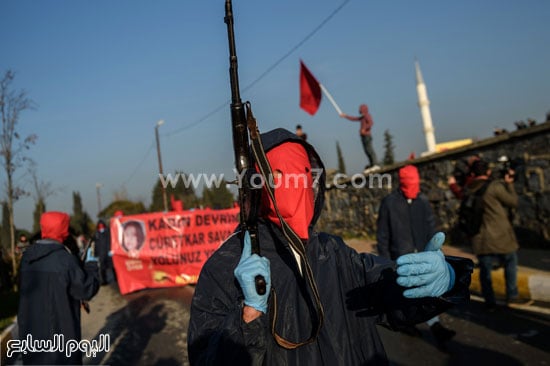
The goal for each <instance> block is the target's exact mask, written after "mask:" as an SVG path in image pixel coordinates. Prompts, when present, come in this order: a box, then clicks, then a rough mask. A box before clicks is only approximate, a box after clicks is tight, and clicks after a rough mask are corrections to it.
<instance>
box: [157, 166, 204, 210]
mask: <svg viewBox="0 0 550 366" xmlns="http://www.w3.org/2000/svg"><path fill="white" fill-rule="evenodd" d="M177 174H179V179H178V180H177V182H176V184H175V185H174V186H172V184H171V182H169V181H168V180H166V181H165V183H166V197H167V200H168V210H169V211H170V210H171V207H170V201H171V197H173V198H174V200H181V201H182V202H183V208H184V209H186V210H187V209H190V208H194V207H197V206H198V205H199V199H198V198H197V195H196V194H195V190H194V189H193V187H192V185H191V184H188V187H186V186H185V184H184V181H187V179H186V178H187V175H185V173H183V172H176V173H175V174H172V176H173V177H175V176H176V175H177ZM182 177H185V178H182ZM149 211H151V212H159V211H164V203H163V199H162V182H161V180H160V178H159V179H158V180H157V182H156V184H155V186H154V187H153V194H152V199H151V205H150V206H149Z"/></svg>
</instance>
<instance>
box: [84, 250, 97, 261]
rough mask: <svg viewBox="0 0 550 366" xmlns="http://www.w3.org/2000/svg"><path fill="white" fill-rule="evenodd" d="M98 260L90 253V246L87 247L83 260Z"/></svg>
mask: <svg viewBox="0 0 550 366" xmlns="http://www.w3.org/2000/svg"><path fill="white" fill-rule="evenodd" d="M97 261H98V258H97V257H94V256H93V254H92V248H91V247H90V248H88V250H87V251H86V259H85V260H84V262H97Z"/></svg>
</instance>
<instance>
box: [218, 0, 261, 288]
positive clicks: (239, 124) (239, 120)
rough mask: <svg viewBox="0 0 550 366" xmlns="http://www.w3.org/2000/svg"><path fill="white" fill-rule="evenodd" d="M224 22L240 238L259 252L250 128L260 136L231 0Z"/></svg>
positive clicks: (258, 279)
mask: <svg viewBox="0 0 550 366" xmlns="http://www.w3.org/2000/svg"><path fill="white" fill-rule="evenodd" d="M224 22H225V24H227V36H228V40H229V78H230V82H231V127H232V132H233V149H234V152H235V165H236V168H237V173H238V176H239V177H240V179H241V181H240V182H238V186H239V206H240V213H239V215H240V227H241V230H240V238H241V242H243V241H244V234H245V232H246V231H248V232H249V234H250V240H251V248H252V253H255V254H258V255H260V244H259V242H258V223H257V219H258V207H259V203H260V198H261V191H260V190H259V189H254V188H253V187H252V184H251V177H252V174H254V173H255V170H254V167H253V166H251V161H252V159H251V154H250V150H249V135H248V129H250V133H251V135H252V138H257V137H258V136H257V131H258V130H257V128H256V123H255V120H254V117H253V116H252V111H251V109H250V103H248V102H247V103H246V111H245V106H244V105H243V103H242V101H241V96H240V91H239V75H238V70H237V69H238V64H237V50H236V47H235V32H234V29H233V10H232V6H231V0H226V1H225V18H224ZM255 281H256V292H258V294H260V295H263V294H265V292H266V283H265V279H264V278H263V277H262V276H260V275H258V276H256V278H255Z"/></svg>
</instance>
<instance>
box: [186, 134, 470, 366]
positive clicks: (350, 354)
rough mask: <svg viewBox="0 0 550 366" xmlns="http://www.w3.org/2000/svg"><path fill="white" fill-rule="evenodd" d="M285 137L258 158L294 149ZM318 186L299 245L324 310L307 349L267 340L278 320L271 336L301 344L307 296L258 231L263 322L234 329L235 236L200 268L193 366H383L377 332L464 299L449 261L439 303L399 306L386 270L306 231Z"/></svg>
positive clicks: (281, 246)
mask: <svg viewBox="0 0 550 366" xmlns="http://www.w3.org/2000/svg"><path fill="white" fill-rule="evenodd" d="M293 136H294V135H292V134H290V133H287V132H286V131H284V130H275V131H272V132H270V133H268V134H266V135H264V136H262V138H263V144H264V147H265V148H266V150H269V149H270V148H271V147H273V146H276V145H277V144H280V143H282V142H284V141H288V140H296V141H297V142H299V140H297V138H294V137H293ZM300 143H302V144H304V146H305V147H306V149H307V150H308V152H309V154H310V160H311V162H312V168H322V167H323V166H322V163H321V161H320V159H319V157H318V155H317V154H316V153H315V151H314V150H313V148H312V147H311V146H310V145H309V144H307V143H304V142H303V141H302V142H300ZM323 178H324V176H323V177H322V178H321V179H320V183H322V184H319V186H318V190H317V192H316V193H317V194H316V203H315V207H316V210H315V217H314V218H313V220H312V223H311V226H310V239H309V241H308V242H307V244H306V252H307V257H308V260H309V262H310V265H311V269H312V272H313V275H314V279H315V281H316V283H317V286H318V289H319V295H320V299H321V303H322V305H323V308H324V323H323V326H322V328H321V330H320V333H319V335H318V337H317V338H316V339H315V341H314V342H312V343H310V344H308V345H305V346H302V347H299V348H296V349H293V350H288V349H285V348H282V347H281V346H279V345H278V344H277V343H276V342H275V340H274V337H273V336H272V334H271V324H270V321H269V320H270V319H269V318H270V317H271V316H273V315H274V314H275V306H274V305H276V310H277V322H276V324H275V330H276V332H277V334H278V335H281V336H283V337H284V338H285V339H288V340H291V341H293V342H298V341H303V340H306V339H307V338H308V337H309V336H310V334H311V326H312V320H311V318H310V315H311V314H312V313H311V312H310V311H309V308H310V306H311V302H310V296H309V295H308V290H307V289H306V288H305V286H304V281H303V280H302V278H301V276H300V274H299V271H298V269H297V268H298V267H297V264H296V261H295V259H294V256H293V254H292V253H291V251H290V249H289V247H288V244H287V242H286V241H285V240H284V238H283V236H282V234H281V231H280V230H279V228H278V227H277V226H276V225H274V224H272V223H271V222H265V221H260V223H259V226H258V231H259V243H260V247H261V255H262V256H265V257H267V258H268V259H269V261H270V269H271V281H272V289H274V291H275V293H276V297H277V300H276V301H274V297H273V292H272V294H271V296H270V298H271V301H270V303H269V308H268V314H264V315H262V316H260V317H259V318H257V319H255V320H254V321H252V322H250V323H248V324H247V323H244V321H243V320H242V308H243V294H242V291H241V289H240V287H239V285H238V282H237V281H236V279H235V277H234V274H233V271H234V269H235V267H236V266H237V264H238V262H239V259H240V257H241V243H240V240H239V238H238V235H233V236H232V237H230V238H229V239H228V240H227V241H226V242H225V243H224V244H223V245H222V246H221V247H220V248H219V249H218V250H217V251H216V252H215V253H214V254H213V255H212V256H211V257H210V258H209V259H208V261H207V262H206V263H205V265H204V267H203V269H202V271H201V274H200V277H199V281H198V283H197V286H196V288H195V294H194V296H193V301H192V305H191V318H190V322H189V330H188V352H189V360H190V363H191V364H192V365H199V364H201V365H212V364H216V365H248V364H252V363H254V364H263V365H331V366H332V365H363V364H367V363H373V364H387V357H386V354H385V351H384V347H383V345H382V342H381V340H380V337H379V335H378V331H377V328H376V324H378V323H380V322H383V323H385V324H387V325H388V326H390V327H392V328H397V327H399V326H400V325H405V324H412V323H419V322H422V321H426V320H427V319H430V318H432V317H433V316H434V315H435V314H437V313H440V312H442V311H444V310H446V309H447V308H448V307H449V306H450V305H451V303H452V302H459V301H464V300H465V299H466V298H467V297H468V296H469V292H468V286H469V283H470V272H471V267H472V264H471V261H466V262H463V261H460V260H457V261H453V260H450V261H451V264H452V265H453V268H455V273H456V278H457V280H456V284H455V287H454V288H453V290H452V291H450V292H448V293H447V294H445V297H442V298H427V299H416V300H408V299H405V298H404V297H403V296H402V292H403V290H404V289H403V288H401V287H400V286H398V285H397V284H396V282H395V278H396V274H395V270H394V269H395V265H394V263H393V262H392V261H390V260H388V259H385V258H382V257H378V256H374V255H371V254H366V253H363V254H359V253H357V252H356V251H355V250H353V249H352V248H350V247H348V246H347V245H346V244H345V243H344V242H343V241H342V239H341V238H339V237H336V236H332V235H328V234H325V233H316V232H314V231H313V228H312V227H313V225H314V224H315V221H316V219H317V217H318V215H319V213H320V211H321V207H322V204H323V193H324V192H323V189H324V180H323Z"/></svg>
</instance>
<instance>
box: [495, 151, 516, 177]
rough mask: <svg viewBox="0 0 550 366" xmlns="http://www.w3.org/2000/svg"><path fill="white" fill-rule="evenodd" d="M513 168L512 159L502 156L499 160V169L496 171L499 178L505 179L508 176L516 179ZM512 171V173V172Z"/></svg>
mask: <svg viewBox="0 0 550 366" xmlns="http://www.w3.org/2000/svg"><path fill="white" fill-rule="evenodd" d="M512 169H513V167H512V164H511V162H510V159H508V157H507V156H506V155H502V156H501V157H500V158H498V162H497V167H496V169H495V171H496V172H497V178H500V179H504V177H506V175H509V176H511V177H512V178H513V177H514V173H513V170H512ZM511 170H512V172H510V171H511Z"/></svg>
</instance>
